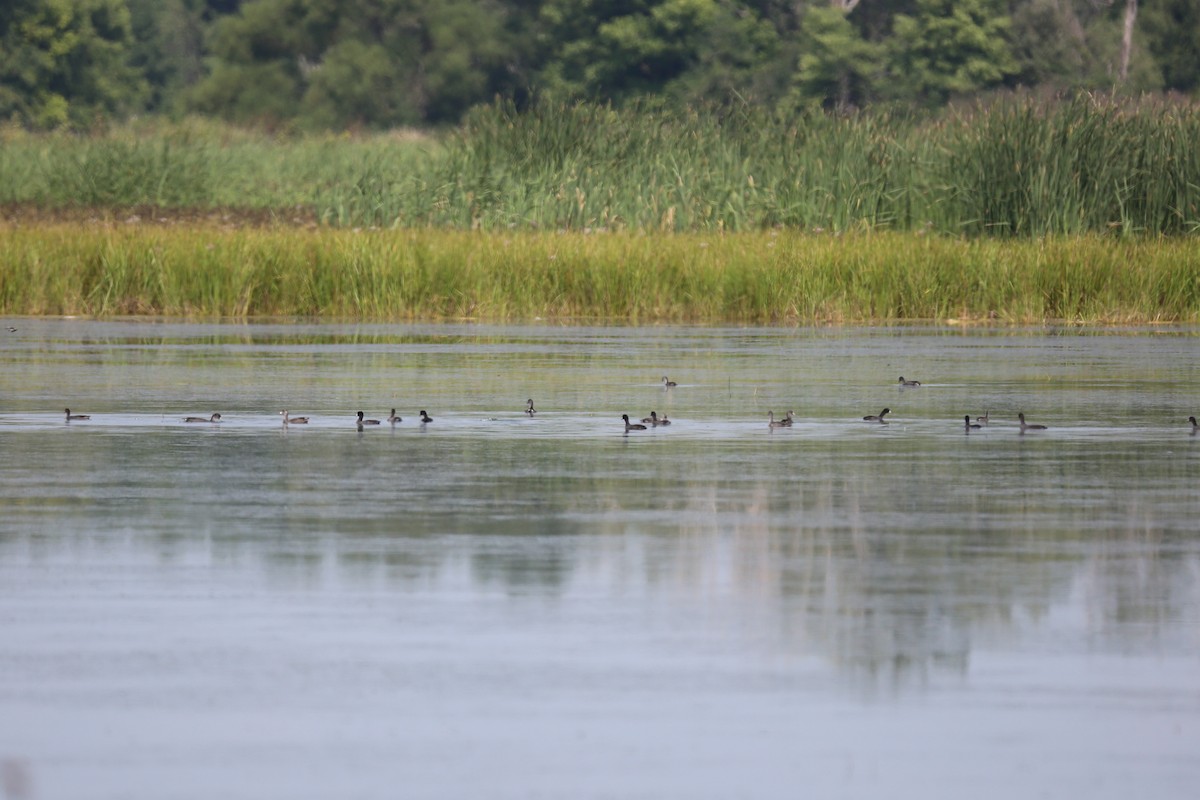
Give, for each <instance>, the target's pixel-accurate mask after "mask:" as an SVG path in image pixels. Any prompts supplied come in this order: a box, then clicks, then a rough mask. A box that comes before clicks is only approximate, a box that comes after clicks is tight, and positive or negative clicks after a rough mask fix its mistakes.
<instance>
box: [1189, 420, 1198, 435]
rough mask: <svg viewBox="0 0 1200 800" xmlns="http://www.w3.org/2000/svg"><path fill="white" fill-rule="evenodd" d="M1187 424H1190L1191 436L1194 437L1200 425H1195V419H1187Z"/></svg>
mask: <svg viewBox="0 0 1200 800" xmlns="http://www.w3.org/2000/svg"><path fill="white" fill-rule="evenodd" d="M1188 422H1190V423H1192V436H1195V435H1196V431H1200V424H1197V423H1196V418H1195V417H1188Z"/></svg>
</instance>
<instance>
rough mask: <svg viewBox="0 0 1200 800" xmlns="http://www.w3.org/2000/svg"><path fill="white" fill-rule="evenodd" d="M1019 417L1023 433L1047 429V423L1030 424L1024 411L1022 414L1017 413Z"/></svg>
mask: <svg viewBox="0 0 1200 800" xmlns="http://www.w3.org/2000/svg"><path fill="white" fill-rule="evenodd" d="M1017 419H1019V420H1021V433H1024V432H1025V431H1044V430H1046V426H1045V425H1030V424H1029V423H1028V422H1026V421H1025V412H1024V411H1022V412H1021V413H1020V414H1017Z"/></svg>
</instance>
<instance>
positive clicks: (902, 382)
mask: <svg viewBox="0 0 1200 800" xmlns="http://www.w3.org/2000/svg"><path fill="white" fill-rule="evenodd" d="M900 385H901V386H920V385H921V382H920V381H906V380H904V376H903V375H901V376H900Z"/></svg>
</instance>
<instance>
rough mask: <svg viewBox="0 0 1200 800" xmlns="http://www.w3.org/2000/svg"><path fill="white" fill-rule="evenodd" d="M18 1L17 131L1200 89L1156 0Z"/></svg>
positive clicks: (8, 62) (2, 30) (1173, 0)
mask: <svg viewBox="0 0 1200 800" xmlns="http://www.w3.org/2000/svg"><path fill="white" fill-rule="evenodd" d="M1126 8H1127V0H748V1H745V2H735V0H8V2H6V3H4V4H2V5H0V120H11V121H16V122H18V123H20V124H23V125H26V126H28V127H33V128H53V127H62V126H71V127H86V126H88V125H91V124H94V123H95V122H96V121H102V120H107V119H119V118H121V117H122V116H123V115H127V114H138V113H162V114H170V115H179V114H188V113H200V114H209V115H213V116H216V117H220V118H224V119H227V120H232V121H236V122H243V123H266V124H280V125H286V126H289V127H297V128H310V129H338V128H345V127H354V126H369V127H378V128H384V127H389V126H397V125H418V126H427V125H440V124H452V123H455V122H457V121H459V120H460V119H462V117H463V115H464V114H465V113H466V112H467V110H468V109H470V108H471V107H472V106H474V105H477V104H480V103H488V102H491V101H492V100H494V99H495V98H497V97H501V98H508V99H512V100H515V101H516V102H517V103H518V104H520V103H522V102H524V101H525V100H526V99H527V98H529V97H531V96H534V95H545V96H550V97H555V98H558V99H564V100H572V99H589V100H598V101H602V102H612V103H617V104H621V103H625V102H629V101H634V100H637V101H643V100H646V99H653V100H654V102H662V103H670V104H678V105H684V104H695V103H706V102H715V103H726V102H730V101H731V100H732V101H735V102H739V103H743V102H750V103H754V104H758V105H763V106H766V107H769V108H774V107H779V108H783V109H789V108H795V107H797V106H798V105H803V106H813V105H816V106H823V107H825V108H829V109H834V108H855V107H863V106H867V105H869V104H871V103H875V102H880V101H886V102H890V103H906V104H916V105H937V104H940V103H944V102H947V101H948V100H951V99H954V98H959V97H964V96H971V95H973V94H975V93H978V92H984V91H994V90H996V89H998V88H1005V87H1008V88H1014V87H1018V86H1021V87H1027V88H1034V89H1037V88H1043V89H1050V90H1054V91H1060V90H1070V89H1074V88H1085V89H1103V90H1112V91H1117V92H1125V93H1130V94H1134V93H1139V92H1144V91H1170V92H1177V93H1194V92H1196V91H1200V4H1197V3H1196V2H1195V0H1139V3H1138V6H1137V8H1138V14H1137V16H1136V21H1135V25H1134V27H1133V30H1132V37H1129V36H1126V35H1125V34H1124V27H1125V19H1126Z"/></svg>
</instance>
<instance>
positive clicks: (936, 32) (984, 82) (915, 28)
mask: <svg viewBox="0 0 1200 800" xmlns="http://www.w3.org/2000/svg"><path fill="white" fill-rule="evenodd" d="M1009 26H1010V20H1009V18H1008V17H1006V16H1003V15H1001V14H1000V13H999V12H998V8H997V2H996V0H916V13H915V14H914V15H912V16H909V15H907V14H897V15H896V18H895V23H894V32H893V35H892V38H891V40H890V42H889V48H890V50H891V59H890V61H891V80H892V81H893V84H894V85H895V86H896V87H897V88H898V89H899V95H900V96H901V97H912V98H914V99H918V100H923V101H925V102H927V103H929V104H934V105H936V104H940V103H943V102H945V101H946V100H947V99H949V98H950V97H952V96H955V95H965V94H969V93H972V92H976V91H979V90H981V89H987V88H989V87H994V86H998V85H1000V83H1001V82H1002V81H1003V80H1004V79H1005V78H1006V77H1008V76H1009V75H1012V74H1014V73H1015V72H1016V71H1017V64H1016V60H1015V59H1014V58H1013V55H1012V51H1011V48H1010V46H1009V43H1008V40H1007V34H1008V29H1009Z"/></svg>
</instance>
